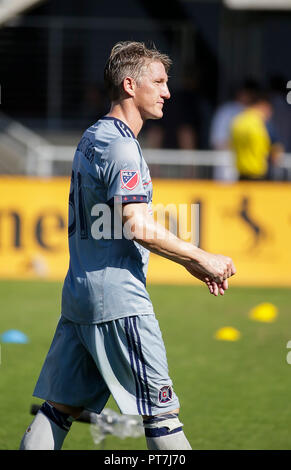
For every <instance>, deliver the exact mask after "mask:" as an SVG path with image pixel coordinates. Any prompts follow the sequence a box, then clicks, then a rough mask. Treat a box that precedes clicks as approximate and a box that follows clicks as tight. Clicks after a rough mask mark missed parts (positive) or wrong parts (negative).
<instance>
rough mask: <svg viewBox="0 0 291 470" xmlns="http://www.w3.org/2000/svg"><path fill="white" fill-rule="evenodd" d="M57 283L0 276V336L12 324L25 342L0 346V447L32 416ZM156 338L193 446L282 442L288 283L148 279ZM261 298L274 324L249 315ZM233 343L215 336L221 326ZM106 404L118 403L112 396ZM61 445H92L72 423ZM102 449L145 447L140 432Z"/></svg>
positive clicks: (290, 374)
mask: <svg viewBox="0 0 291 470" xmlns="http://www.w3.org/2000/svg"><path fill="white" fill-rule="evenodd" d="M61 288H62V285H61V283H52V282H30V281H26V282H21V281H1V282H0V298H1V323H0V324H1V327H0V334H2V333H3V332H4V331H6V330H8V329H18V330H21V331H23V332H24V333H25V334H27V335H28V337H29V340H30V341H29V343H28V344H7V343H2V344H1V366H0V396H1V404H0V422H1V427H0V449H1V450H4V449H10V450H13V449H18V446H19V443H20V440H21V437H22V435H23V432H24V430H25V428H26V427H27V425H28V424H29V423H30V421H31V420H32V416H31V415H30V414H29V410H30V405H31V403H39V404H40V403H41V400H37V399H35V398H33V397H32V396H31V395H32V391H33V387H34V385H35V381H36V379H37V377H38V374H39V371H40V368H41V366H42V363H43V360H44V358H45V355H46V353H47V351H48V348H49V345H50V342H51V339H52V336H53V333H54V330H55V327H56V324H57V321H58V318H59V313H60V312H59V309H60V297H61ZM148 290H149V292H150V295H151V298H152V301H153V304H154V307H155V310H156V315H157V318H158V319H159V322H160V327H161V330H162V333H163V338H164V341H165V345H166V349H167V355H168V363H169V369H170V376H171V378H172V380H173V382H174V388H175V391H176V393H177V395H178V396H179V399H180V402H181V414H180V419H181V421H182V422H183V423H184V430H185V433H186V435H187V437H188V439H189V441H190V443H191V445H192V447H193V449H201V450H207V449H290V448H291V439H290V429H291V400H290V390H291V365H289V364H288V363H287V360H286V356H287V353H288V349H287V348H286V345H287V342H288V341H289V340H291V316H290V303H291V293H290V291H289V290H288V289H270V288H268V289H263V288H238V287H236V288H230V289H229V291H228V292H227V293H226V295H225V296H224V297H218V298H214V297H213V296H211V295H209V294H208V292H207V289H206V288H204V287H203V286H201V287H190V286H179V287H178V286H149V287H148ZM261 302H271V303H273V304H274V305H275V306H276V307H277V308H278V312H279V313H278V318H277V319H276V321H275V322H273V323H262V322H255V321H252V320H250V319H249V317H248V312H249V310H250V309H251V308H252V307H254V306H255V305H257V304H259V303H261ZM223 326H231V327H234V328H236V329H238V330H239V331H240V333H241V337H240V339H239V340H238V341H235V342H230V341H218V340H216V339H215V338H214V334H215V332H216V331H217V330H218V329H219V328H221V327H223ZM106 407H107V408H112V409H114V410H117V407H116V405H115V403H114V401H113V400H112V399H110V400H109V402H108V404H107V405H106ZM63 448H64V449H71V450H88V449H89V450H90V449H92V450H94V449H98V448H101V446H100V445H98V446H96V445H95V444H94V443H93V439H92V436H91V433H90V425H89V424H85V423H78V422H77V423H74V424H73V426H72V429H71V431H70V433H69V435H68V437H67V439H66V441H65V443H64V447H63ZM104 448H105V449H107V450H119V449H120V450H138V449H145V448H146V447H145V441H144V438H143V437H141V438H126V439H124V440H122V439H119V438H117V437H114V436H108V437H107V438H106V440H105V442H104Z"/></svg>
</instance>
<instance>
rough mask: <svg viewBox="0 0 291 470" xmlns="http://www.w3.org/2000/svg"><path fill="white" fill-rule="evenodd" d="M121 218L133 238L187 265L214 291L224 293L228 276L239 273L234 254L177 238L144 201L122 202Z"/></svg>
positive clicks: (187, 267)
mask: <svg viewBox="0 0 291 470" xmlns="http://www.w3.org/2000/svg"><path fill="white" fill-rule="evenodd" d="M122 220H123V223H124V224H125V225H126V233H128V234H129V235H130V239H133V240H135V241H137V242H138V243H140V244H141V245H142V246H144V247H145V248H147V249H148V250H150V251H152V252H153V253H156V254H158V255H160V256H163V257H165V258H168V259H170V260H172V261H174V262H176V263H179V264H181V265H182V266H184V267H185V268H186V269H187V271H189V273H190V274H192V276H195V277H197V279H200V280H201V281H202V282H205V284H206V285H207V287H208V289H209V292H210V293H211V294H213V295H215V296H217V295H218V294H220V295H223V294H224V292H225V290H226V289H228V283H227V279H228V278H229V277H231V276H233V275H234V274H235V273H236V269H235V267H234V264H233V262H232V260H231V258H229V257H227V256H223V255H214V254H212V253H207V252H206V251H204V250H201V249H200V248H197V247H196V246H194V245H192V244H191V243H187V242H185V241H183V240H181V239H179V238H177V237H176V235H174V234H172V233H171V232H169V231H168V230H166V228H165V227H163V226H162V225H160V224H159V223H157V222H156V221H155V220H154V219H153V217H152V216H151V215H150V214H149V212H148V207H147V204H145V203H138V204H136V203H135V204H127V205H125V206H123V210H122Z"/></svg>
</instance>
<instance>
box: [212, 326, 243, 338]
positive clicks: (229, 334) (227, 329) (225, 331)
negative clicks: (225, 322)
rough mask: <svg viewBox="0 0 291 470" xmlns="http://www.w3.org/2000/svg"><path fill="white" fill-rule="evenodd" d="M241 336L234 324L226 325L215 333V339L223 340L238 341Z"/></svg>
mask: <svg viewBox="0 0 291 470" xmlns="http://www.w3.org/2000/svg"><path fill="white" fill-rule="evenodd" d="M239 338H240V332H239V331H238V330H237V329H236V328H233V327H232V326H224V327H223V328H220V329H219V330H217V332H216V333H215V339H219V340H222V341H237V340H238V339H239Z"/></svg>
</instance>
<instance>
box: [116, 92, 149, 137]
mask: <svg viewBox="0 0 291 470" xmlns="http://www.w3.org/2000/svg"><path fill="white" fill-rule="evenodd" d="M107 116H111V117H115V118H117V119H120V120H121V121H123V122H124V123H125V124H126V125H127V126H128V127H129V128H130V129H131V130H132V132H133V133H134V135H135V136H136V137H137V136H138V134H139V132H140V130H141V128H142V126H143V123H144V122H143V120H142V117H141V115H140V113H139V111H138V110H137V109H136V108H132V107H131V106H130V104H129V103H127V102H126V100H123V101H122V102H118V103H112V105H111V108H110V111H109V113H108V114H107Z"/></svg>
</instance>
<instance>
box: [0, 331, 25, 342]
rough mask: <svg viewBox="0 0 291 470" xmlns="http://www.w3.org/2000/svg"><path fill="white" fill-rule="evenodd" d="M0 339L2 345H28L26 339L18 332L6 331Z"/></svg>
mask: <svg viewBox="0 0 291 470" xmlns="http://www.w3.org/2000/svg"><path fill="white" fill-rule="evenodd" d="M0 339H1V342H2V343H21V344H25V343H28V337H27V336H26V335H25V334H24V333H22V331H19V330H7V331H5V332H4V333H3V334H2V336H1V337H0Z"/></svg>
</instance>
